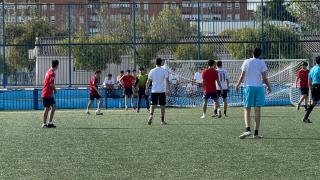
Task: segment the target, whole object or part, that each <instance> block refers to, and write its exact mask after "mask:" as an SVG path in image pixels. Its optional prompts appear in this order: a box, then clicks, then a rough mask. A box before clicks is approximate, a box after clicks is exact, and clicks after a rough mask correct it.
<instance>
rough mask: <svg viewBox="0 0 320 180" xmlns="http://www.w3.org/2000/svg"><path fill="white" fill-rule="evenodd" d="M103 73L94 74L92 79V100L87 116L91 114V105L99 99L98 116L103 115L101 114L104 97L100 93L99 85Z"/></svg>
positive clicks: (89, 103) (90, 100)
mask: <svg viewBox="0 0 320 180" xmlns="http://www.w3.org/2000/svg"><path fill="white" fill-rule="evenodd" d="M101 73H102V72H101V71H100V70H98V71H96V72H95V73H94V76H92V77H91V78H90V99H89V102H88V106H87V114H90V112H89V109H90V108H91V105H92V103H93V101H94V99H97V101H98V109H97V110H96V115H103V113H102V112H101V107H102V97H101V95H100V93H99V89H98V84H99V81H100V76H101Z"/></svg>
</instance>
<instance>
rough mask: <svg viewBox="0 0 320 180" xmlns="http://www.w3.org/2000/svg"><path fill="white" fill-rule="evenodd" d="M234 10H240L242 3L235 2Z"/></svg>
mask: <svg viewBox="0 0 320 180" xmlns="http://www.w3.org/2000/svg"><path fill="white" fill-rule="evenodd" d="M234 8H236V9H240V3H239V1H236V2H235V4H234Z"/></svg>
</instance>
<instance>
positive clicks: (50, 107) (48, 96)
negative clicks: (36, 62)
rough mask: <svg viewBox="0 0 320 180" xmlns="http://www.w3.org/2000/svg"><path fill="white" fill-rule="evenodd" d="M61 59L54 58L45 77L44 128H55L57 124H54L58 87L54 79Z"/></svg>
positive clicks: (43, 96) (42, 95)
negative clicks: (55, 96) (54, 94)
mask: <svg viewBox="0 0 320 180" xmlns="http://www.w3.org/2000/svg"><path fill="white" fill-rule="evenodd" d="M58 66H59V61H58V60H53V61H52V66H51V68H50V69H49V70H48V71H47V73H46V76H45V78H44V83H43V88H42V94H41V97H42V100H43V107H44V112H43V124H42V127H43V128H55V127H56V126H55V125H54V124H53V121H52V120H53V116H54V112H55V110H56V102H55V101H54V98H53V93H56V92H57V90H56V87H55V85H54V79H55V77H56V73H55V71H56V70H57V69H58ZM49 112H50V117H49V122H47V119H48V114H49Z"/></svg>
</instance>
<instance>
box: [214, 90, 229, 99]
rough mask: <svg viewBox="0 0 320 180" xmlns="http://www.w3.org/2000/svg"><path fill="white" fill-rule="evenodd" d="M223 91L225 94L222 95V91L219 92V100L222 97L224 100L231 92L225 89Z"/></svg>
mask: <svg viewBox="0 0 320 180" xmlns="http://www.w3.org/2000/svg"><path fill="white" fill-rule="evenodd" d="M222 91H223V94H221V90H217V94H218V98H220V97H222V98H223V99H225V98H227V97H228V92H229V90H228V89H224V90H222Z"/></svg>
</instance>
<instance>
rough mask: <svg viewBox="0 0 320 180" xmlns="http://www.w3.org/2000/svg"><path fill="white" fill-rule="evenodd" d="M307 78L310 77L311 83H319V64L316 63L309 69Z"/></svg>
mask: <svg viewBox="0 0 320 180" xmlns="http://www.w3.org/2000/svg"><path fill="white" fill-rule="evenodd" d="M309 78H310V79H312V85H314V84H320V65H316V66H314V67H313V68H312V69H311V70H310V73H309Z"/></svg>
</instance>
